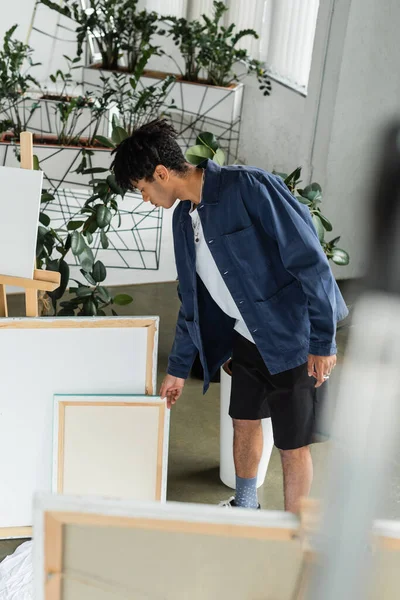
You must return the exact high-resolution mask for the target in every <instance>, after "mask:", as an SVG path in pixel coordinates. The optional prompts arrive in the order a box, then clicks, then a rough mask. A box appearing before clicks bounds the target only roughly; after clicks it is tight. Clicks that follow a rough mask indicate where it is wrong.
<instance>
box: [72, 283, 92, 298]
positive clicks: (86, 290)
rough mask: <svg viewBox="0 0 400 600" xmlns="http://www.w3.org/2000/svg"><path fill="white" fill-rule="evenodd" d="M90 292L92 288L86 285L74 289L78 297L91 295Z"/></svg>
mask: <svg viewBox="0 0 400 600" xmlns="http://www.w3.org/2000/svg"><path fill="white" fill-rule="evenodd" d="M92 293H93V290H92V288H90V287H86V286H85V285H82V286H81V287H79V288H78V289H77V290H76V295H77V296H78V298H86V297H87V296H91V295H92Z"/></svg>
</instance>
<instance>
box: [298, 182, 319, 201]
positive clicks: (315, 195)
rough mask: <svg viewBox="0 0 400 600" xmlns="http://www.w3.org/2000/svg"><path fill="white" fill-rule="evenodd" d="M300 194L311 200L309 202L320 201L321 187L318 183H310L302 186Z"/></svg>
mask: <svg viewBox="0 0 400 600" xmlns="http://www.w3.org/2000/svg"><path fill="white" fill-rule="evenodd" d="M301 195H302V196H304V197H305V198H307V199H308V200H311V202H321V198H322V189H321V186H320V185H319V183H312V184H311V185H308V186H307V187H305V188H304V190H303V191H302V192H301Z"/></svg>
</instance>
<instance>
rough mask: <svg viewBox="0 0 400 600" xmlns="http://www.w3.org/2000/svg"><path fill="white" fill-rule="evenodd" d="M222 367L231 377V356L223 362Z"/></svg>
mask: <svg viewBox="0 0 400 600" xmlns="http://www.w3.org/2000/svg"><path fill="white" fill-rule="evenodd" d="M222 368H223V370H224V371H225V373H228V375H230V376H231V377H232V359H231V358H230V359H229V360H228V361H226V363H225V364H224V366H223V367H222Z"/></svg>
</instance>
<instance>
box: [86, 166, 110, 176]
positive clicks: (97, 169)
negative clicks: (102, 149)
mask: <svg viewBox="0 0 400 600" xmlns="http://www.w3.org/2000/svg"><path fill="white" fill-rule="evenodd" d="M108 171H109V169H104V168H103V167H92V168H91V169H85V170H84V171H83V173H82V174H83V175H90V174H92V173H107V172H108Z"/></svg>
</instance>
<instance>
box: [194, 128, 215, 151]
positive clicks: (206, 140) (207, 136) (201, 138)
mask: <svg viewBox="0 0 400 600" xmlns="http://www.w3.org/2000/svg"><path fill="white" fill-rule="evenodd" d="M196 144H197V145H200V146H206V147H208V148H211V150H213V152H216V151H217V150H218V148H219V144H218V142H217V139H216V137H215V135H214V134H213V133H210V132H209V131H205V132H204V133H200V134H199V135H198V136H197V139H196Z"/></svg>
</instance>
